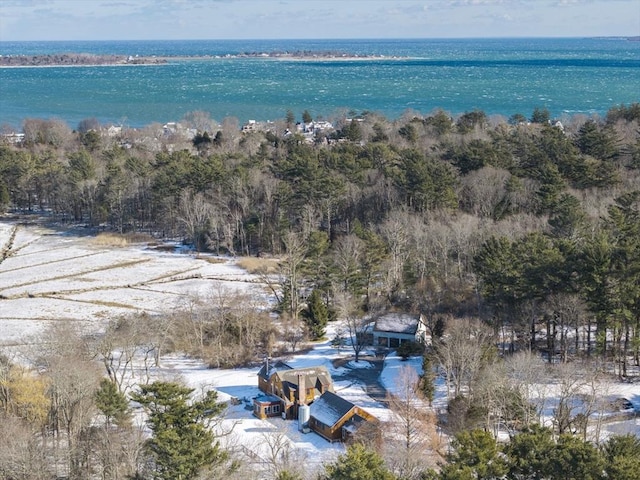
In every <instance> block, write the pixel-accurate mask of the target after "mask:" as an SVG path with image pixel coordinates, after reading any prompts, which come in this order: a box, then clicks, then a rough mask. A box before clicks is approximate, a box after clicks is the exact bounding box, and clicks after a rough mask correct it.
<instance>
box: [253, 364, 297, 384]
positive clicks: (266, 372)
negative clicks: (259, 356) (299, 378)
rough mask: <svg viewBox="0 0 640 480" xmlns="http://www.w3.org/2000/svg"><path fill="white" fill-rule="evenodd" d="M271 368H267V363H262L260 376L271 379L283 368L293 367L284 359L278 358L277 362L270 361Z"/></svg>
mask: <svg viewBox="0 0 640 480" xmlns="http://www.w3.org/2000/svg"><path fill="white" fill-rule="evenodd" d="M268 365H269V368H267V364H266V363H265V364H264V365H262V368H261V369H260V371H259V372H258V376H259V377H262V378H264V379H265V380H269V378H270V377H271V375H273V374H274V373H276V372H279V371H281V370H292V368H291V367H290V366H289V365H287V364H286V363H284V362H283V361H282V360H278V361H277V362H274V363H273V364H272V363H269V364H268Z"/></svg>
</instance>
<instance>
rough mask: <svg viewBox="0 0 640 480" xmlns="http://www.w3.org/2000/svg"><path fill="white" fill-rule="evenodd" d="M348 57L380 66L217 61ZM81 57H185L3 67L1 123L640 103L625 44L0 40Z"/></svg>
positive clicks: (633, 57)
mask: <svg viewBox="0 0 640 480" xmlns="http://www.w3.org/2000/svg"><path fill="white" fill-rule="evenodd" d="M297 50H309V51H314V50H315V51H340V52H345V53H348V54H350V55H360V56H366V55H375V56H381V55H384V56H385V57H387V58H385V59H382V60H381V59H374V60H366V59H359V60H353V61H350V60H340V61H330V60H290V61H289V60H276V59H264V58H262V59H261V58H214V57H216V56H224V55H226V54H238V53H243V52H273V51H297ZM64 52H82V53H97V54H122V55H142V56H148V55H157V56H180V57H201V58H181V59H176V60H174V61H171V62H170V63H169V64H167V65H144V66H100V67H44V68H0V124H5V123H8V124H10V125H13V126H20V124H21V123H22V121H23V120H24V119H25V118H33V117H39V118H51V117H56V118H61V119H63V120H65V121H67V122H68V123H69V125H70V126H72V127H75V126H76V125H77V124H78V122H79V121H80V120H82V119H84V118H88V117H96V118H98V119H99V120H100V121H101V122H103V123H124V124H126V125H129V126H134V127H136V126H143V125H147V124H150V123H152V122H167V121H172V120H179V119H180V118H182V116H184V114H185V113H187V112H189V111H193V110H205V111H208V112H210V113H211V116H212V117H213V118H215V119H217V120H221V119H222V118H224V117H227V116H234V117H237V118H238V119H239V120H240V121H246V120H248V119H256V120H274V119H279V118H284V116H285V114H286V111H287V110H289V109H290V110H292V111H293V112H295V113H296V115H297V116H300V114H301V112H302V111H304V110H309V111H310V112H311V113H312V115H314V116H315V117H318V116H321V117H323V118H332V117H333V116H336V115H340V114H343V113H344V112H348V111H356V112H362V111H375V112H379V113H381V114H383V115H385V116H387V117H389V118H396V117H398V116H400V115H401V114H402V113H403V112H405V111H407V110H408V109H410V110H414V111H417V112H419V113H423V114H428V113H429V112H431V111H433V110H434V109H436V108H442V109H444V110H446V111H449V112H450V113H452V114H454V115H455V114H459V113H462V112H465V111H470V110H473V109H481V110H483V111H485V112H486V113H487V114H489V115H492V114H500V115H504V116H506V117H508V116H510V115H512V114H514V113H522V114H524V115H526V116H529V115H530V114H531V112H532V111H533V109H534V108H536V107H545V108H548V109H549V111H550V112H551V113H552V115H553V116H555V117H560V116H562V115H563V114H574V113H585V114H599V115H604V114H605V113H606V111H607V110H608V109H609V108H610V107H611V106H613V105H619V104H622V103H624V104H629V103H632V102H638V101H640V42H630V41H627V40H625V39H475V40H474V39H464V40H463V39H460V40H315V41H311V40H304V41H293V40H280V41H275V40H263V41H256V40H251V41H235V40H234V41H231V40H229V41H166V42H165V41H118V42H0V54H2V55H16V54H33V55H35V54H46V53H64Z"/></svg>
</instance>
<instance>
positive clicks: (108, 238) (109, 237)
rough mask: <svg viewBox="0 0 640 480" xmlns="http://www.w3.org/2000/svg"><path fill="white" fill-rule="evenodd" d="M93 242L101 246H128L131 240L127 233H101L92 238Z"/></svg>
mask: <svg viewBox="0 0 640 480" xmlns="http://www.w3.org/2000/svg"><path fill="white" fill-rule="evenodd" d="M91 243H92V244H93V245H97V246H99V247H126V246H127V245H129V240H127V237H126V235H120V234H118V233H99V234H98V235H96V236H95V237H93V238H92V239H91Z"/></svg>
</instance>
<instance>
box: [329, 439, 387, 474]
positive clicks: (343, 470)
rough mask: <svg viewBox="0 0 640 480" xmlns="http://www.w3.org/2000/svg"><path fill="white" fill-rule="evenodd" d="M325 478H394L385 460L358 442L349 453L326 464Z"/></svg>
mask: <svg viewBox="0 0 640 480" xmlns="http://www.w3.org/2000/svg"><path fill="white" fill-rule="evenodd" d="M321 478H323V479H325V480H393V479H394V478H395V477H394V475H393V474H392V473H391V472H390V471H389V470H388V469H387V467H386V466H385V464H384V460H383V459H382V458H381V457H380V456H379V455H378V454H377V453H375V452H373V451H371V450H368V449H367V448H366V447H365V446H364V445H362V444H359V443H356V444H354V445H352V446H351V447H349V449H348V450H347V453H345V454H343V455H340V456H339V457H338V459H337V460H336V461H335V462H334V463H331V464H329V465H326V466H325V476H324V477H321Z"/></svg>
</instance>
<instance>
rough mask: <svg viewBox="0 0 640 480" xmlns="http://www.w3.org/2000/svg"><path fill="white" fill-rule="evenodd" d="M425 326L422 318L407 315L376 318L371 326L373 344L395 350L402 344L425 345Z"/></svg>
mask: <svg viewBox="0 0 640 480" xmlns="http://www.w3.org/2000/svg"><path fill="white" fill-rule="evenodd" d="M426 338H427V325H426V323H425V318H424V316H423V315H422V314H421V313H420V314H409V313H387V314H385V315H382V316H380V317H378V318H377V319H376V321H375V323H374V325H373V344H374V345H375V346H380V347H388V348H397V347H399V346H400V344H401V343H403V342H421V343H425V342H426Z"/></svg>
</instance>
